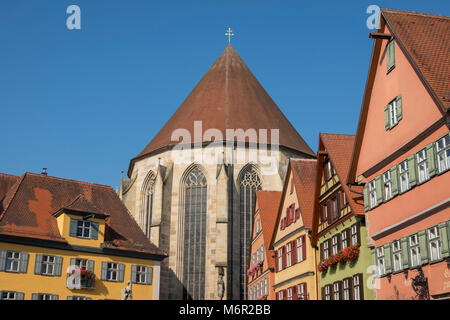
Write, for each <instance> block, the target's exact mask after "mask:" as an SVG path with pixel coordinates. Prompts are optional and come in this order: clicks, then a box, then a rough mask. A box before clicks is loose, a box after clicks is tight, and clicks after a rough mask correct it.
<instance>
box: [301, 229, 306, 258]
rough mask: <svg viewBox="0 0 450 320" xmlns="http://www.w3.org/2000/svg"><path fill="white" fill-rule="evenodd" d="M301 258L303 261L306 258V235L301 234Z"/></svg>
mask: <svg viewBox="0 0 450 320" xmlns="http://www.w3.org/2000/svg"><path fill="white" fill-rule="evenodd" d="M302 255H303V256H302V258H303V261H305V260H306V237H305V236H304V235H303V236H302Z"/></svg>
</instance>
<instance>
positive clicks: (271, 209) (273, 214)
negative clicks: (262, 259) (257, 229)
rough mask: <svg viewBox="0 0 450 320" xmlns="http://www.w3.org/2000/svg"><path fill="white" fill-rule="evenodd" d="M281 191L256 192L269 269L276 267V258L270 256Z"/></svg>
mask: <svg viewBox="0 0 450 320" xmlns="http://www.w3.org/2000/svg"><path fill="white" fill-rule="evenodd" d="M280 200H281V191H265V190H257V191H256V201H258V205H259V216H260V219H261V229H262V233H263V234H262V236H263V237H264V250H265V252H266V254H267V262H268V265H269V268H274V267H275V260H274V257H273V256H272V255H271V254H269V252H268V250H269V247H270V241H271V240H272V235H273V232H274V231H275V222H276V221H277V213H278V206H279V205H280Z"/></svg>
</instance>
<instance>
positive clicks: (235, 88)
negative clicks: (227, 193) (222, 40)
mask: <svg viewBox="0 0 450 320" xmlns="http://www.w3.org/2000/svg"><path fill="white" fill-rule="evenodd" d="M194 121H202V130H203V132H205V131H206V130H208V129H212V128H215V129H218V130H219V131H220V132H221V133H222V135H223V140H225V138H226V129H243V130H248V129H255V130H256V132H257V134H258V135H259V131H258V130H259V129H267V143H270V141H271V135H270V129H279V130H280V131H279V144H280V145H281V146H284V147H288V148H291V149H294V150H297V151H300V152H303V153H305V154H308V155H314V152H313V151H312V150H311V148H310V147H309V146H308V145H307V144H306V142H305V141H304V140H303V138H302V137H301V136H300V135H299V134H298V132H297V131H296V130H295V128H294V127H293V126H292V125H291V123H290V122H289V120H288V119H287V118H286V117H285V116H284V115H283V113H282V112H281V111H280V109H279V108H278V106H277V105H276V104H275V102H274V101H273V100H272V99H271V98H270V96H269V95H268V94H267V92H266V91H265V90H264V88H263V87H262V86H261V84H260V83H259V82H258V80H257V79H256V78H255V76H254V75H253V74H252V72H251V71H250V70H249V68H248V67H247V66H246V64H245V63H244V61H242V59H241V58H240V57H239V55H238V54H237V53H236V51H235V50H234V49H233V47H232V46H231V45H228V46H227V47H226V49H225V50H224V51H223V53H222V54H221V55H220V57H219V58H218V59H217V60H216V62H215V63H214V64H213V65H212V67H211V68H210V69H209V71H208V72H207V73H206V74H205V76H204V77H203V78H202V79H201V80H200V82H199V83H198V84H197V86H196V87H195V88H194V89H193V90H192V92H191V93H190V94H189V96H188V97H187V98H186V100H184V102H183V103H182V104H181V106H180V107H179V108H178V110H177V111H176V112H175V113H174V114H173V115H172V117H171V118H170V119H169V121H167V123H166V124H165V125H164V126H163V128H162V129H161V130H160V131H159V132H158V134H157V135H156V136H155V137H154V138H153V140H152V141H151V142H150V143H149V144H148V145H147V146H146V147H145V149H144V150H143V151H142V152H141V153H140V154H139V155H138V156H137V157H135V158H134V159H132V160H131V163H130V169H129V171H128V174H130V173H131V171H130V170H131V169H132V166H133V163H134V161H135V160H136V159H137V158H140V157H143V156H145V155H147V154H149V153H151V152H153V151H156V150H158V149H160V148H163V147H166V146H171V145H176V144H177V142H173V141H171V140H172V139H171V136H172V133H173V132H174V131H175V130H176V129H180V128H184V129H186V130H188V131H189V132H190V135H191V139H192V140H194V128H193V125H194ZM240 140H242V139H240ZM246 140H248V137H247V138H246ZM209 141H211V140H208V141H203V134H202V137H200V140H195V141H193V142H209Z"/></svg>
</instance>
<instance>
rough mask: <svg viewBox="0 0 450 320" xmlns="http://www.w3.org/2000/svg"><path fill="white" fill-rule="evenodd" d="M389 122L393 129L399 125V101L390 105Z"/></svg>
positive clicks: (395, 100)
mask: <svg viewBox="0 0 450 320" xmlns="http://www.w3.org/2000/svg"><path fill="white" fill-rule="evenodd" d="M389 121H390V123H391V127H393V126H394V125H396V124H397V123H398V114H397V99H394V100H392V101H391V103H389Z"/></svg>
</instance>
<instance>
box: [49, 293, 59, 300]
mask: <svg viewBox="0 0 450 320" xmlns="http://www.w3.org/2000/svg"><path fill="white" fill-rule="evenodd" d="M50 300H59V295H57V294H52V295H51V298H50Z"/></svg>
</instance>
